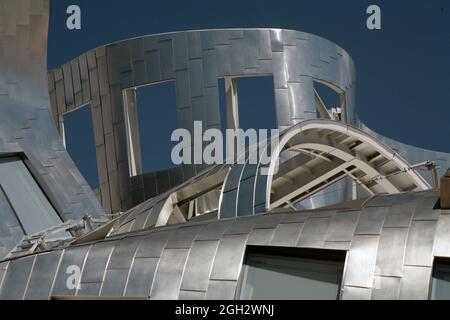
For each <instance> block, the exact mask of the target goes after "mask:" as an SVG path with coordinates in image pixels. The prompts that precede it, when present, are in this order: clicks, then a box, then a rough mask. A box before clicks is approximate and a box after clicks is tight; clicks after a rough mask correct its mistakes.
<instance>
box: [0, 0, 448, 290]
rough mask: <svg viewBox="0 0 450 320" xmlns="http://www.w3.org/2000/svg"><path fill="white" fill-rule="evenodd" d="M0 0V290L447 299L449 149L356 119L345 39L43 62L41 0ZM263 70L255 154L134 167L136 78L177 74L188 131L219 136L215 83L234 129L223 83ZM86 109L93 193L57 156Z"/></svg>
mask: <svg viewBox="0 0 450 320" xmlns="http://www.w3.org/2000/svg"><path fill="white" fill-rule="evenodd" d="M0 8H1V10H0V113H1V117H0V208H1V210H0V218H1V219H0V256H1V257H3V258H2V259H3V260H2V261H1V262H0V299H76V298H89V299H99V298H136V299H147V298H150V299H278V298H285V299H429V298H432V299H441V298H450V290H449V282H448V281H447V279H448V277H449V275H450V262H449V261H450V260H447V259H448V258H450V215H449V213H450V203H449V202H450V173H447V174H446V175H445V169H446V168H448V167H450V154H444V153H439V152H434V151H429V150H424V149H420V148H416V147H412V146H408V145H405V144H402V143H401V142H397V141H393V140H391V139H388V138H385V137H383V136H382V135H380V134H378V133H375V132H373V131H372V130H370V129H369V128H368V127H366V126H365V125H364V124H363V122H362V121H361V120H360V119H359V118H358V117H357V113H356V111H357V109H356V106H355V92H356V76H355V66H354V63H353V61H352V59H351V57H350V56H349V55H348V53H347V52H346V51H345V50H344V49H342V48H340V47H339V46H337V45H336V44H334V43H332V42H330V41H328V40H325V39H323V38H320V37H317V36H314V35H312V34H307V33H303V32H299V31H293V30H281V29H223V30H203V31H186V32H175V33H166V34H158V35H149V36H144V37H139V38H134V39H130V40H125V41H121V42H117V43H113V44H109V45H106V46H104V47H100V48H96V49H93V50H91V51H89V52H87V53H85V54H83V55H81V56H79V57H77V58H75V59H74V60H72V61H70V62H68V63H66V64H64V65H63V66H61V67H60V68H57V69H55V70H50V71H48V70H47V67H46V52H47V48H46V47H47V46H46V44H47V28H48V14H49V12H48V11H49V2H48V0H14V1H13V0H0ZM267 75H270V76H272V77H273V84H274V91H275V92H274V95H275V106H274V108H275V110H276V115H277V124H278V126H279V129H281V130H282V133H281V135H280V143H279V144H278V145H277V146H274V144H273V141H272V140H268V141H265V142H264V143H262V144H261V145H260V148H263V149H271V151H272V152H271V156H270V162H269V163H268V164H266V163H262V162H259V163H257V164H252V163H250V162H244V163H239V162H237V161H236V162H235V163H234V164H223V165H213V166H206V165H183V166H180V167H177V168H175V169H168V170H165V171H159V172H155V173H144V172H142V162H141V154H140V141H139V134H138V130H139V129H138V125H137V124H138V113H137V111H136V110H137V109H136V104H137V101H136V100H137V97H136V88H137V87H140V86H144V85H158V84H160V83H161V82H166V81H174V82H175V85H176V97H177V100H176V104H177V123H178V127H179V128H185V129H187V130H188V131H189V132H191V133H194V129H193V124H194V121H202V122H203V124H204V128H203V129H210V128H217V129H220V128H221V120H220V110H219V108H220V107H219V86H218V81H219V80H220V79H223V81H224V83H225V90H226V97H227V99H226V100H227V106H226V108H227V120H228V121H227V126H228V128H230V129H236V128H239V105H238V100H239V99H238V97H239V88H238V86H237V85H236V79H238V78H240V77H248V76H267ZM316 83H320V84H322V85H325V86H327V87H328V88H330V90H333V91H335V92H336V94H338V95H339V96H340V105H339V106H327V105H326V104H325V103H324V102H323V99H322V98H321V96H320V94H319V93H318V92H317V90H315V84H316ZM87 104H89V105H90V106H91V110H92V118H93V127H94V132H95V144H96V152H97V164H98V175H99V181H100V187H99V189H98V190H92V189H91V188H90V187H89V186H88V184H87V183H86V181H85V179H84V178H83V177H82V175H81V174H80V172H79V171H78V168H77V167H76V165H75V164H74V163H73V161H72V160H71V158H70V156H69V155H68V153H67V151H66V149H65V148H64V139H65V132H64V121H63V120H64V118H63V116H64V115H65V114H67V113H69V112H71V111H73V110H76V109H78V108H81V107H83V106H86V105H87ZM252 152H257V151H255V150H253V149H252V148H249V149H248V150H247V151H246V153H245V155H246V156H249V155H250V154H251V153H252ZM278 163H279V170H278V171H277V172H276V171H275V166H276V165H277V164H278ZM168 167H169V166H168ZM262 169H265V170H266V171H268V172H269V173H271V174H269V175H267V174H262V171H263V170H262ZM440 176H444V177H443V178H442V180H441V181H439V177H440Z"/></svg>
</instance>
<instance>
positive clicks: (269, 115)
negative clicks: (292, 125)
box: [219, 76, 278, 133]
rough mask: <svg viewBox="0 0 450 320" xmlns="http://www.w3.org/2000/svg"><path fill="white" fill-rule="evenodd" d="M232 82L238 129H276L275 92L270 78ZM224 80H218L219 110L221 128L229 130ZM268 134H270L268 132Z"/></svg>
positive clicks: (249, 77)
mask: <svg viewBox="0 0 450 320" xmlns="http://www.w3.org/2000/svg"><path fill="white" fill-rule="evenodd" d="M231 81H232V82H234V89H235V91H234V94H235V97H236V99H235V100H234V101H235V103H237V111H238V120H237V121H238V123H239V128H241V129H243V130H247V129H256V130H258V129H269V130H270V129H277V128H278V125H277V115H276V107H275V90H274V84H273V77H272V76H246V77H236V78H232V79H231ZM226 89H227V88H226V80H225V79H220V80H219V92H220V109H221V118H222V120H221V122H222V127H225V128H227V127H228V128H230V127H232V124H230V123H228V122H229V121H228V120H227V119H229V116H228V112H227V111H228V109H229V108H227V100H228V103H233V102H232V101H233V99H231V98H228V99H227V92H226ZM269 133H270V132H269Z"/></svg>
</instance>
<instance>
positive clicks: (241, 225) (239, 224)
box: [225, 217, 257, 234]
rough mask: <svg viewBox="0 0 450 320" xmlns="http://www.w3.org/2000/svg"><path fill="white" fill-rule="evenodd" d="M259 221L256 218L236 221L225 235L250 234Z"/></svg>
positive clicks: (244, 218)
mask: <svg viewBox="0 0 450 320" xmlns="http://www.w3.org/2000/svg"><path fill="white" fill-rule="evenodd" d="M256 221H257V219H255V218H254V217H243V218H240V219H235V220H234V221H233V224H232V225H231V226H230V227H229V228H228V229H227V230H226V231H225V234H248V233H249V232H250V231H251V230H252V228H253V225H254V224H255V222H256Z"/></svg>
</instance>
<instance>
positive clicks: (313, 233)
mask: <svg viewBox="0 0 450 320" xmlns="http://www.w3.org/2000/svg"><path fill="white" fill-rule="evenodd" d="M330 221H331V219H330V218H309V219H308V220H306V222H305V224H304V226H303V230H302V233H301V234H300V238H299V240H298V243H297V246H298V247H313V248H322V246H323V245H324V242H325V237H326V235H327V231H328V227H329V225H330Z"/></svg>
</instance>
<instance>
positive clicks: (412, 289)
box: [399, 266, 431, 300]
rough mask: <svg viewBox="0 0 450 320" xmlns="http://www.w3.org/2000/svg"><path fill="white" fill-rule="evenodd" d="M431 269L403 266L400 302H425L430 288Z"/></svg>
mask: <svg viewBox="0 0 450 320" xmlns="http://www.w3.org/2000/svg"><path fill="white" fill-rule="evenodd" d="M430 278H431V268H428V267H414V266H405V267H404V271H403V277H402V279H401V281H400V294H399V299H401V300H427V299H428V291H429V287H430Z"/></svg>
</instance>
